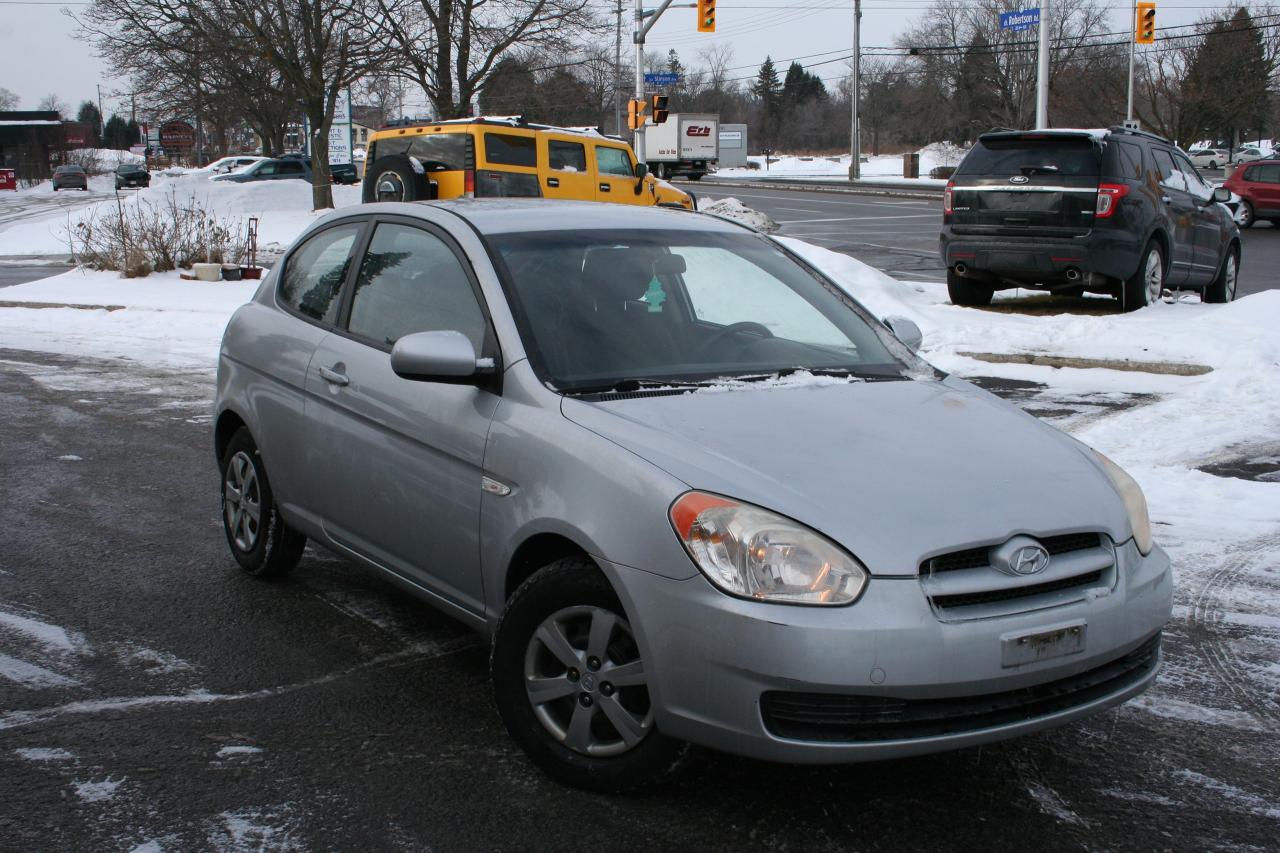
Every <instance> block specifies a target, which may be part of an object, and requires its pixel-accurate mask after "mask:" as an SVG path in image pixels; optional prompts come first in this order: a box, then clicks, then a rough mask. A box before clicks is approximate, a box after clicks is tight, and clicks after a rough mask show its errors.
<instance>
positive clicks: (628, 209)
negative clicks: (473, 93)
mask: <svg viewBox="0 0 1280 853" xmlns="http://www.w3.org/2000/svg"><path fill="white" fill-rule="evenodd" d="M360 207H361V209H362V211H365V212H369V213H375V212H383V213H397V214H408V215H413V214H414V213H415V212H420V211H421V209H422V208H424V207H432V208H437V209H440V210H447V211H449V212H450V213H453V214H455V215H456V216H458V217H460V218H462V219H465V220H466V221H467V222H469V223H471V225H473V226H474V227H475V229H476V230H477V231H479V232H480V233H481V234H513V233H521V232H530V233H531V232H541V231H595V230H613V229H619V230H649V231H653V230H665V229H685V230H694V231H712V232H718V233H722V234H744V233H754V232H752V231H751V229H749V228H746V227H745V226H743V225H740V224H738V223H736V222H731V221H729V220H725V219H721V218H719V217H716V216H711V215H709V214H707V215H699V214H696V213H693V212H691V211H687V210H684V209H676V208H669V207H648V206H645V207H637V206H632V205H626V204H610V203H604V202H598V201H569V200H561V199H544V198H519V199H505V198H502V199H500V198H494V199H449V200H447V201H429V202H412V203H409V204H405V203H403V202H382V203H373V204H364V205H361V206H360Z"/></svg>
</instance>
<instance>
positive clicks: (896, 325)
mask: <svg viewBox="0 0 1280 853" xmlns="http://www.w3.org/2000/svg"><path fill="white" fill-rule="evenodd" d="M884 324H885V325H886V326H888V327H889V331H891V332H893V336H894V337H895V338H897V339H898V340H900V341H902V342H903V343H904V344H906V345H907V349H909V350H911V351H912V352H916V351H917V350H919V349H920V345H921V344H922V343H924V333H923V332H921V331H920V327H919V326H917V325H916V324H915V321H913V320H908V319H907V318H906V317H896V316H895V317H885V318H884Z"/></svg>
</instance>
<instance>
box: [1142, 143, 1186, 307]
mask: <svg viewBox="0 0 1280 853" xmlns="http://www.w3.org/2000/svg"><path fill="white" fill-rule="evenodd" d="M1151 155H1152V158H1153V159H1154V160H1155V167H1156V170H1157V172H1158V179H1159V184H1160V187H1159V189H1160V203H1161V205H1163V207H1164V211H1165V215H1166V223H1167V225H1168V230H1169V236H1170V242H1171V243H1172V244H1173V245H1172V246H1171V247H1170V256H1171V257H1170V258H1169V266H1168V273H1167V274H1166V275H1165V283H1166V284H1183V283H1185V282H1186V281H1187V280H1188V278H1189V277H1190V275H1191V271H1192V270H1193V269H1194V268H1195V257H1196V214H1197V211H1196V203H1195V200H1194V199H1193V198H1192V197H1191V193H1190V192H1189V191H1188V189H1187V184H1186V178H1185V176H1184V175H1183V174H1182V170H1181V169H1179V168H1178V167H1177V165H1176V164H1175V163H1174V160H1173V152H1172V151H1170V150H1169V149H1167V148H1159V147H1156V146H1152V148H1151Z"/></svg>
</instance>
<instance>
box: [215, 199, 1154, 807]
mask: <svg viewBox="0 0 1280 853" xmlns="http://www.w3.org/2000/svg"><path fill="white" fill-rule="evenodd" d="M918 344H919V330H918V329H916V328H915V327H914V325H913V324H911V323H910V322H909V321H901V320H890V321H889V324H888V325H886V324H885V323H882V322H880V321H879V320H877V319H876V318H875V317H873V316H872V315H871V314H869V313H868V312H867V311H866V310H865V309H864V308H863V307H862V306H861V305H859V304H858V303H857V302H856V301H855V300H853V299H851V298H850V297H849V296H848V295H847V294H845V293H844V292H843V291H842V290H841V289H840V288H839V287H837V286H836V285H835V284H834V283H833V282H831V281H830V280H828V279H827V278H826V277H824V276H823V275H822V274H821V273H820V272H818V271H817V270H815V269H812V268H811V267H809V266H808V265H806V264H805V263H804V262H802V261H801V260H800V259H798V258H797V257H795V256H793V255H792V254H790V253H788V252H787V251H786V250H785V249H784V248H782V247H781V246H779V245H778V244H777V243H776V242H774V241H772V240H770V239H769V238H767V237H764V236H762V235H759V234H756V233H754V232H752V231H750V230H748V229H746V228H744V227H741V226H739V225H735V224H733V223H729V222H725V221H723V220H719V219H716V218H713V217H710V216H705V215H699V214H694V213H689V212H684V211H673V210H659V209H637V208H629V207H625V206H622V205H601V204H590V203H576V202H548V201H542V200H536V201H535V200H510V201H508V200H485V201H464V200H458V201H453V202H442V203H430V204H372V205H363V206H361V207H359V208H356V209H352V210H342V211H337V212H335V213H332V214H330V215H328V216H326V217H324V218H323V219H320V220H319V221H317V222H316V223H315V224H314V225H313V226H312V227H311V228H309V229H308V230H307V231H306V233H304V234H303V235H302V236H301V237H300V238H299V239H298V241H297V242H296V243H295V244H294V245H293V247H292V248H291V249H290V250H289V252H288V253H287V254H286V256H285V257H284V259H283V262H282V263H281V264H280V265H279V266H278V267H277V268H276V269H275V271H273V272H272V274H271V275H269V276H268V277H267V278H266V279H265V280H264V281H263V283H262V287H261V288H260V289H259V291H258V293H257V294H256V296H255V297H254V298H253V300H252V301H251V302H249V303H248V304H246V305H245V306H243V307H242V308H240V309H239V310H238V311H237V312H236V314H235V316H234V317H233V318H232V319H231V322H230V324H229V325H228V326H227V330H226V333H225V336H224V338H223V342H222V351H221V357H220V359H219V365H218V392H217V404H216V427H215V436H214V440H215V448H216V452H217V458H218V461H219V465H220V469H221V483H220V489H221V492H222V506H223V520H224V523H225V527H226V535H227V541H228V543H229V544H230V547H231V552H232V554H233V555H234V556H235V558H236V560H237V561H239V563H240V565H241V566H243V567H244V568H245V569H246V570H247V571H248V572H249V573H251V574H254V575H258V576H278V575H281V574H283V573H285V572H287V571H289V570H290V569H292V568H293V567H294V565H295V564H296V563H297V562H298V561H299V558H300V556H301V554H302V550H303V546H304V544H305V542H306V540H307V539H311V540H312V541H314V542H316V543H318V544H320V545H323V546H325V547H326V548H329V549H332V550H333V551H335V552H337V553H339V554H342V555H344V556H346V557H349V558H351V559H352V560H354V561H356V562H358V563H360V564H363V565H365V566H367V567H370V568H372V569H375V570H377V571H379V572H383V573H385V574H386V576H387V577H389V578H391V579H392V580H394V581H396V582H397V583H399V584H401V585H403V586H404V587H405V588H407V589H408V590H410V591H411V592H413V593H414V594H416V595H419V596H421V597H422V598H424V599H425V600H427V601H428V602H430V603H431V604H433V605H435V606H437V607H439V608H440V609H441V610H443V611H444V612H445V613H447V614H449V615H450V616H452V617H454V618H457V619H459V620H461V621H463V622H465V623H467V624H469V625H471V626H473V627H474V628H475V629H477V630H479V631H481V632H483V633H484V634H485V635H486V636H488V637H490V638H491V639H492V643H493V647H492V649H493V653H492V679H493V686H494V691H495V695H496V700H497V705H498V708H499V711H500V712H501V715H502V718H503V720H504V721H505V723H506V726H507V728H508V730H509V731H510V733H511V736H512V737H513V738H514V739H515V740H516V741H518V742H519V744H520V745H521V746H522V747H523V748H524V749H525V750H526V752H527V753H528V755H529V756H530V758H531V759H532V760H533V761H534V762H535V763H536V764H537V765H538V766H540V767H541V768H542V769H543V770H545V771H546V772H547V773H548V774H550V775H551V776H552V777H554V778H556V779H558V780H560V781H561V782H564V783H567V784H571V785H576V786H580V787H583V788H589V789H594V790H605V791H616V790H622V789H626V788H630V787H635V786H639V785H644V784H646V783H649V782H652V781H653V780H654V779H656V778H659V777H660V776H661V775H662V774H664V773H666V772H667V771H668V770H670V769H671V768H672V767H673V766H674V764H675V762H676V760H677V759H678V758H679V756H680V754H681V752H682V749H683V744H684V743H687V742H693V743H699V744H703V745H706V746H710V747H714V748H718V749H722V750H727V751H730V752H734V753H739V754H742V755H746V756H753V757H757V758H762V759H770V760H777V761H788V762H811V763H820V762H852V761H863V760H868V759H881V758H890V757H894V756H906V755H916V754H920V753H927V752H933V751H938V750H944V749H953V748H956V747H963V746H969V745H973V744H981V743H985V742H989V741H994V740H998V739H1001V738H1007V737H1011V736H1014V735H1020V734H1025V733H1027V732H1032V731H1036V730H1038V729H1043V728H1046V727H1049V726H1055V725H1060V724H1062V723H1065V722H1068V721H1070V720H1074V719H1077V718H1079V717H1083V716H1085V715H1087V714H1093V713H1097V712H1098V711H1101V710H1103V709H1105V708H1109V707H1112V706H1114V705H1117V704H1119V703H1121V702H1123V701H1125V700H1126V699H1128V698H1130V697H1132V696H1134V695H1136V694H1138V693H1140V692H1141V691H1142V690H1144V689H1145V688H1146V687H1147V686H1148V685H1150V684H1151V682H1152V681H1153V680H1154V678H1155V676H1156V671H1157V669H1158V667H1159V663H1160V635H1161V629H1162V626H1163V625H1164V623H1165V621H1166V620H1167V619H1168V618H1169V615H1170V605H1171V592H1172V580H1171V572H1170V566H1169V560H1168V558H1167V556H1166V555H1165V553H1164V552H1163V551H1161V550H1160V548H1158V547H1156V546H1155V545H1154V544H1153V542H1152V538H1151V528H1150V524H1149V521H1148V518H1147V508H1146V503H1145V500H1144V498H1143V495H1142V492H1141V490H1140V489H1139V488H1138V486H1137V484H1136V483H1134V481H1133V480H1132V479H1130V478H1129V477H1128V475H1126V474H1125V473H1124V472H1123V471H1122V470H1120V469H1119V468H1118V467H1116V466H1115V465H1114V464H1112V463H1111V462H1109V461H1108V460H1107V459H1105V458H1104V457H1102V456H1101V455H1099V454H1097V453H1095V452H1094V451H1092V450H1090V449H1089V448H1087V447H1085V446H1084V445H1082V444H1080V443H1079V442H1077V441H1075V440H1074V439H1072V438H1070V437H1068V436H1066V435H1064V434H1063V433H1061V432H1058V431H1057V430H1055V429H1053V428H1051V427H1049V426H1046V425H1044V424H1042V423H1040V422H1039V421H1037V420H1036V419H1035V418H1032V417H1030V416H1029V415H1026V414H1024V413H1023V412H1021V411H1019V410H1018V409H1016V408H1014V407H1012V406H1010V405H1008V404H1006V403H1004V402H1002V401H1001V400H999V399H997V398H995V397H993V396H991V395H990V394H988V393H986V392H984V391H982V390H980V389H978V388H976V387H974V386H973V385H970V384H969V383H967V382H965V381H963V380H960V379H958V378H956V377H952V376H946V375H943V374H941V373H939V372H938V371H936V370H935V369H933V368H932V367H930V366H929V365H928V364H926V363H925V362H924V361H922V360H921V359H920V358H919V357H918V356H916V355H915V353H914V351H913V350H914V347H915V346H916V345H918Z"/></svg>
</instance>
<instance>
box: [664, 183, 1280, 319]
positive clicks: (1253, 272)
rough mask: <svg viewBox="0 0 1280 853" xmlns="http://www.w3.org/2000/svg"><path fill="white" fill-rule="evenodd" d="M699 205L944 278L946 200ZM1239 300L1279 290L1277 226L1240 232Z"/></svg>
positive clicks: (721, 191)
mask: <svg viewBox="0 0 1280 853" xmlns="http://www.w3.org/2000/svg"><path fill="white" fill-rule="evenodd" d="M687 186H690V187H692V188H693V189H694V191H695V192H697V193H698V198H699V200H700V202H701V201H702V200H705V201H714V200H716V199H720V198H728V197H733V198H737V199H739V200H741V201H742V203H743V204H745V205H747V206H748V207H752V208H755V209H756V210H759V211H761V212H763V213H767V214H768V215H769V216H770V217H772V218H773V219H774V221H776V222H778V223H779V224H780V225H782V229H781V231H779V232H778V233H780V234H782V235H784V236H787V237H798V238H800V239H803V240H808V241H810V242H813V243H817V244H818V245H820V246H825V247H826V248H828V249H832V250H833V251H837V252H843V253H845V254H848V255H852V256H853V257H855V258H858V259H859V260H861V261H864V262H866V263H868V264H870V265H871V266H873V267H876V268H877V269H881V270H883V271H884V272H886V273H888V274H889V275H891V276H893V277H894V278H898V279H903V280H905V281H939V282H940V281H945V280H946V268H945V267H944V266H943V265H942V261H941V260H940V259H939V257H938V227H939V225H940V222H941V218H942V202H941V200H938V201H934V200H931V199H905V198H881V197H876V196H861V195H843V194H839V193H830V192H805V191H803V190H773V189H759V188H754V187H752V188H743V189H741V190H739V189H736V188H730V187H724V186H716V187H711V186H702V187H699V186H698V185H697V184H687ZM1242 237H1243V244H1244V245H1243V248H1244V251H1243V253H1242V255H1241V260H1240V285H1239V291H1238V292H1239V295H1241V296H1244V295H1247V294H1249V293H1257V292H1259V291H1262V290H1267V289H1273V288H1276V287H1280V275H1278V274H1277V270H1280V229H1277V228H1275V227H1273V226H1271V225H1269V224H1261V225H1256V226H1254V227H1253V228H1251V229H1249V230H1247V231H1244V232H1242Z"/></svg>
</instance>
